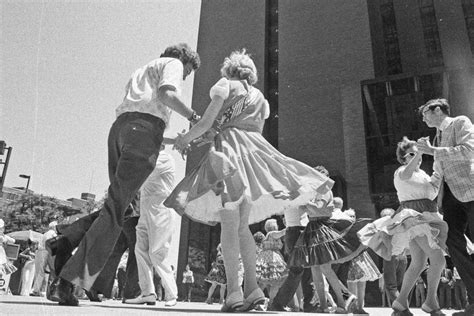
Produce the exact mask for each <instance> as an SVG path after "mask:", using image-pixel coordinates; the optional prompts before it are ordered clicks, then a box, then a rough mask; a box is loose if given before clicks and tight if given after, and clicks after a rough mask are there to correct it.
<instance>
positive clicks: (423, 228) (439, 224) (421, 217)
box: [357, 208, 448, 260]
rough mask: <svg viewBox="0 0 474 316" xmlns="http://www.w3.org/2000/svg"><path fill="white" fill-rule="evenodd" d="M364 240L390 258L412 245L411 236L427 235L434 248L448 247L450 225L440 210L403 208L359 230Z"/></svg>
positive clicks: (360, 236) (362, 241) (379, 252)
mask: <svg viewBox="0 0 474 316" xmlns="http://www.w3.org/2000/svg"><path fill="white" fill-rule="evenodd" d="M357 234H358V236H359V239H360V241H361V243H362V244H364V245H366V246H368V247H370V248H371V249H372V250H373V251H374V252H375V253H377V254H378V255H379V256H381V257H382V258H384V259H385V260H390V258H391V257H392V256H394V255H399V254H401V253H403V252H404V251H405V250H408V249H409V243H410V241H411V240H413V239H414V238H417V237H421V236H426V237H427V240H428V244H429V246H430V247H431V248H432V249H441V250H443V251H446V239H447V234H448V225H447V223H446V222H444V221H443V219H442V217H441V215H440V214H439V213H437V212H423V213H420V212H417V211H416V210H414V209H410V208H404V209H402V210H400V211H399V212H398V213H396V214H395V215H394V216H393V217H390V216H385V217H382V218H380V219H377V220H375V221H374V222H372V223H369V224H367V225H366V226H365V227H363V228H362V229H361V230H360V231H359V232H358V233H357Z"/></svg>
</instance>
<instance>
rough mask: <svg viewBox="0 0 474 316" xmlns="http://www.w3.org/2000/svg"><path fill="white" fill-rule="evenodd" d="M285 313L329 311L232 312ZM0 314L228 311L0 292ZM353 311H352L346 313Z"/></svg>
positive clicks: (375, 312)
mask: <svg viewBox="0 0 474 316" xmlns="http://www.w3.org/2000/svg"><path fill="white" fill-rule="evenodd" d="M365 309H366V311H367V312H369V314H370V315H372V316H390V315H391V309H390V308H386V307H385V308H381V307H367V308H365ZM410 310H411V311H412V313H413V314H414V315H416V316H418V315H420V316H426V315H428V314H426V313H424V312H422V311H421V309H419V308H413V309H410ZM444 312H445V313H446V314H447V315H451V314H452V313H453V312H454V311H453V310H446V311H444ZM242 314H247V315H286V316H293V315H294V316H297V315H299V316H303V315H328V314H315V313H313V314H307V313H295V312H258V311H252V312H247V313H234V314H233V315H242ZM0 315H2V316H10V315H44V316H76V315H84V316H88V315H92V316H122V315H144V316H147V315H150V316H158V315H170V316H171V315H176V316H178V315H191V316H199V315H229V314H227V313H222V312H220V305H219V304H212V305H208V304H206V303H204V302H191V303H188V302H178V304H177V305H176V306H174V307H164V303H163V302H156V305H155V306H146V305H125V304H122V302H121V301H115V300H106V301H104V302H100V303H97V302H90V301H87V300H80V301H79V307H70V306H59V305H57V303H54V302H51V301H48V300H47V299H46V298H43V297H27V296H16V295H3V296H0ZM348 315H355V314H348Z"/></svg>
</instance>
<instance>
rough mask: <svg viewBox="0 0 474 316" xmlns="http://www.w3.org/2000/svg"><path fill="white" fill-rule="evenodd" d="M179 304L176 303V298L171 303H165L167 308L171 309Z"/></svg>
mask: <svg viewBox="0 0 474 316" xmlns="http://www.w3.org/2000/svg"><path fill="white" fill-rule="evenodd" d="M177 303H178V302H177V301H176V299H175V298H173V299H172V300H169V301H166V302H165V306H166V307H171V306H175V305H176V304H177Z"/></svg>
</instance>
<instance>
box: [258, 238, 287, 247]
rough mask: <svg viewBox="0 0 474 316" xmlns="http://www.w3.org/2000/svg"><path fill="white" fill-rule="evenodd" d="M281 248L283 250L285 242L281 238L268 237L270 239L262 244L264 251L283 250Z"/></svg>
mask: <svg viewBox="0 0 474 316" xmlns="http://www.w3.org/2000/svg"><path fill="white" fill-rule="evenodd" d="M281 248H283V242H282V241H281V239H280V238H278V239H275V238H273V237H271V236H268V238H267V239H266V240H264V241H263V242H262V249H263V250H281Z"/></svg>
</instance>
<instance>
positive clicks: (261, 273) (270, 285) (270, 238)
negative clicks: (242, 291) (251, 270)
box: [256, 218, 288, 304]
mask: <svg viewBox="0 0 474 316" xmlns="http://www.w3.org/2000/svg"><path fill="white" fill-rule="evenodd" d="M265 231H266V232H267V235H266V236H265V239H264V240H263V242H262V251H261V252H260V253H258V254H257V261H256V269H257V280H258V285H259V286H260V288H261V289H262V290H265V289H267V291H268V296H269V298H270V300H269V304H271V303H272V301H273V298H274V297H275V295H276V294H277V292H278V289H279V288H280V285H281V284H282V283H283V281H284V280H285V278H286V277H287V276H288V270H287V269H286V262H285V259H283V256H282V254H281V252H280V251H281V249H282V248H283V242H282V241H281V237H283V236H285V232H286V229H282V230H278V224H277V221H276V219H273V218H272V219H268V220H267V221H266V222H265Z"/></svg>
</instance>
